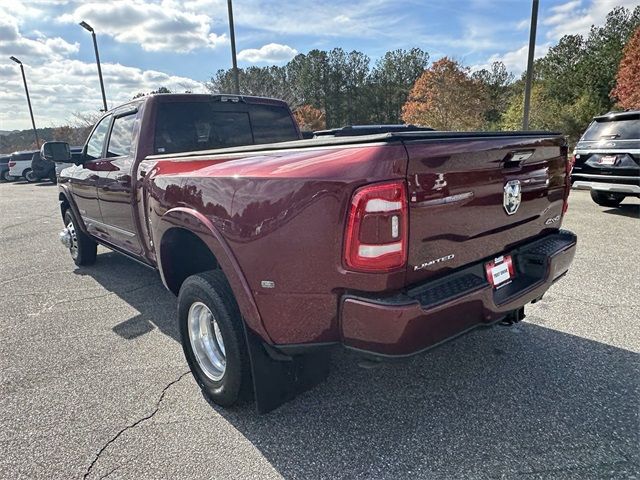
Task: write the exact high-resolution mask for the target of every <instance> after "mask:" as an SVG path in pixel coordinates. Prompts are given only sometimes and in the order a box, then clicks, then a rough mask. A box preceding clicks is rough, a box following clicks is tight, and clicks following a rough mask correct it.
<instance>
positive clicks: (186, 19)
mask: <svg viewBox="0 0 640 480" xmlns="http://www.w3.org/2000/svg"><path fill="white" fill-rule="evenodd" d="M82 20H84V21H86V22H88V23H89V24H90V25H91V26H92V27H93V28H95V29H96V31H99V32H100V34H101V35H110V36H112V37H113V38H114V39H115V40H116V41H118V42H122V43H136V44H138V45H140V46H141V47H142V48H143V49H144V50H147V51H171V52H190V51H192V50H195V49H198V48H216V47H218V46H219V45H222V44H225V43H227V36H226V34H224V33H223V34H217V33H215V32H212V31H211V24H212V19H211V17H209V16H208V15H206V14H203V13H195V12H193V11H189V10H186V9H184V8H183V7H181V5H179V4H178V3H176V2H172V1H165V2H163V3H162V4H157V3H150V2H146V3H145V2H143V1H142V0H137V1H134V2H101V3H85V4H82V5H80V6H78V7H77V8H76V9H75V10H73V12H71V13H67V14H64V15H62V16H61V17H60V21H61V22H67V23H77V22H80V21H82Z"/></svg>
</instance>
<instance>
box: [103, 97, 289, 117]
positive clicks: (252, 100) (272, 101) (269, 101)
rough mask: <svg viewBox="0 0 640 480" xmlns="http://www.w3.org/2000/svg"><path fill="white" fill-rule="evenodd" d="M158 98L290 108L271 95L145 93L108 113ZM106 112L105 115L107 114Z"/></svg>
mask: <svg viewBox="0 0 640 480" xmlns="http://www.w3.org/2000/svg"><path fill="white" fill-rule="evenodd" d="M157 99H162V101H170V102H186V101H191V102H193V101H196V102H198V101H201V102H204V101H218V102H234V103H235V102H243V103H249V104H260V105H278V106H284V107H287V108H289V105H288V104H287V102H285V101H283V100H278V99H276V98H269V97H255V96H252V95H235V94H233V93H151V94H149V95H145V96H144V97H138V98H134V99H132V100H129V101H128V102H126V103H122V104H120V105H118V106H117V107H114V108H111V109H109V111H108V112H107V113H106V114H108V113H111V112H113V111H114V110H119V109H121V108H122V107H124V106H126V105H131V104H136V103H138V104H139V103H140V102H141V101H142V102H148V101H155V100H157ZM106 114H105V115H106Z"/></svg>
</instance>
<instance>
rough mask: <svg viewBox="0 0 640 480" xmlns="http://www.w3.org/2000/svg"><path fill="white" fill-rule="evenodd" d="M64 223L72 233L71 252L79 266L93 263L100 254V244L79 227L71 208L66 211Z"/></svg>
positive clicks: (70, 233)
mask: <svg viewBox="0 0 640 480" xmlns="http://www.w3.org/2000/svg"><path fill="white" fill-rule="evenodd" d="M64 224H65V227H66V229H67V231H68V233H69V235H70V245H69V252H70V253H71V258H72V259H73V261H74V262H75V264H76V265H78V266H79V267H82V266H86V265H93V264H94V263H95V262H96V255H97V254H98V244H97V243H96V242H95V241H93V240H92V239H91V238H90V237H89V236H88V235H87V234H85V233H84V232H83V231H82V230H80V228H78V222H77V220H76V217H75V216H74V215H73V212H72V211H71V209H70V208H69V209H67V211H65V212H64Z"/></svg>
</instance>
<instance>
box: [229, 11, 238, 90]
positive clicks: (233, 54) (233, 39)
mask: <svg viewBox="0 0 640 480" xmlns="http://www.w3.org/2000/svg"><path fill="white" fill-rule="evenodd" d="M227 9H228V10H229V31H230V33H231V35H230V36H231V62H232V63H233V87H234V89H235V92H233V93H235V94H237V95H238V94H240V79H239V78H238V61H237V60H236V33H235V31H234V28H233V7H232V6H231V0H227Z"/></svg>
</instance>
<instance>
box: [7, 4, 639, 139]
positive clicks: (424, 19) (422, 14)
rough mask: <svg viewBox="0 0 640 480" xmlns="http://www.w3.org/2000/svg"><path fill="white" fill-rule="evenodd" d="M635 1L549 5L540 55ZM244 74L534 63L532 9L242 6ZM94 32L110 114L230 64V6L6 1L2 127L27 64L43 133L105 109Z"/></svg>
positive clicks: (19, 113)
mask: <svg viewBox="0 0 640 480" xmlns="http://www.w3.org/2000/svg"><path fill="white" fill-rule="evenodd" d="M637 3H638V0H541V1H540V12H539V20H538V36H537V41H536V56H537V57H539V56H542V55H544V54H545V53H546V51H547V50H548V48H549V47H550V46H552V45H554V44H555V43H556V42H557V41H558V39H559V38H561V37H562V36H563V35H565V34H584V33H587V32H588V31H589V29H590V27H591V25H594V24H595V25H601V24H602V23H603V22H604V19H605V17H606V14H607V13H608V12H609V11H610V10H611V9H612V8H614V7H615V6H618V5H620V6H626V7H627V8H633V7H634V6H636V5H637ZM233 9H234V20H235V27H236V44H237V51H238V62H239V66H240V67H247V66H251V65H258V66H266V65H273V64H275V65H283V64H285V63H286V62H287V61H288V60H290V59H291V58H292V57H293V56H295V55H296V54H297V53H306V52H308V51H309V50H312V49H314V48H318V49H326V50H328V49H331V48H334V47H341V48H343V49H345V50H347V51H350V50H359V51H362V52H364V53H366V54H367V55H369V56H370V57H371V59H372V63H373V62H375V60H376V59H377V58H379V57H380V56H381V55H383V54H384V53H385V52H386V51H387V50H392V49H397V48H405V49H408V48H412V47H420V48H422V49H423V50H425V51H427V52H428V53H429V55H430V59H431V61H434V60H437V59H438V58H441V57H443V56H448V57H452V58H455V59H456V60H458V61H461V62H462V63H464V64H465V65H468V66H470V67H471V68H473V69H478V68H482V67H483V66H486V65H488V64H490V63H491V62H492V61H495V60H500V61H503V62H504V63H505V64H506V66H507V68H508V69H509V70H511V71H512V72H514V73H515V74H516V75H519V74H520V73H522V71H523V70H524V69H525V66H526V57H527V45H528V38H529V18H530V14H531V1H530V0H422V1H421V0H350V1H344V0H322V1H318V0H313V1H312V0H296V1H295V2H288V1H280V0H234V2H233ZM83 20H84V21H86V22H88V23H89V24H90V25H91V26H92V27H93V28H94V29H95V31H96V33H97V38H98V47H99V53H100V60H101V64H102V71H103V76H104V82H105V89H106V95H107V101H108V105H109V108H112V107H114V106H117V105H118V104H120V103H123V102H125V101H127V100H129V99H131V97H132V96H133V95H134V94H136V93H138V92H149V91H151V90H154V89H157V88H159V87H160V86H164V87H167V88H169V89H171V90H174V91H184V90H191V91H194V92H201V91H204V89H203V82H205V81H207V80H208V79H209V78H210V77H211V76H212V75H213V74H214V73H215V72H216V71H217V70H218V69H227V68H230V67H231V53H230V43H229V31H228V19H227V2H226V1H225V0H130V1H101V2H81V1H76V0H31V1H23V0H0V130H14V129H26V128H30V119H29V111H28V107H27V102H26V97H25V94H24V87H23V84H22V78H21V76H20V70H19V67H18V65H17V64H15V63H13V62H12V61H11V60H9V56H11V55H14V56H16V57H18V58H19V59H20V60H21V61H22V63H23V64H24V65H25V73H26V76H27V82H28V85H29V93H30V95H31V102H32V106H33V111H34V116H35V121H36V126H38V127H54V126H59V125H65V124H68V123H69V122H70V121H72V120H73V114H74V113H75V112H80V113H83V112H96V111H98V110H99V109H100V108H101V106H102V100H101V94H100V85H99V81H98V74H97V68H96V64H95V56H94V52H93V43H92V40H91V35H90V34H89V32H87V31H86V30H84V29H83V28H81V27H80V26H79V25H78V23H79V22H80V21H83Z"/></svg>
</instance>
